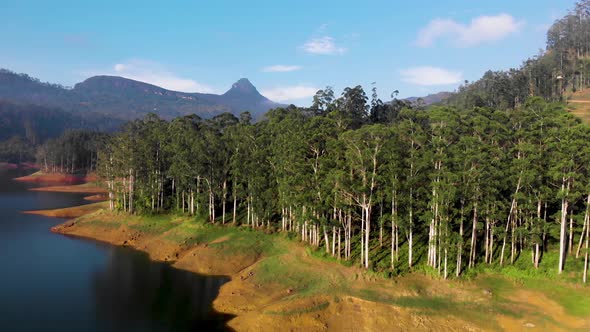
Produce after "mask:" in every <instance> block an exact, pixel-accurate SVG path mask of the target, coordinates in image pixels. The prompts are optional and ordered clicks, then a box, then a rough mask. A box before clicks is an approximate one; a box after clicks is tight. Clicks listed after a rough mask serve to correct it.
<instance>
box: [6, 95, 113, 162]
mask: <svg viewBox="0 0 590 332" xmlns="http://www.w3.org/2000/svg"><path fill="white" fill-rule="evenodd" d="M122 123H123V121H121V120H116V119H110V118H107V117H105V116H102V115H97V114H93V113H88V114H72V113H69V112H65V111H62V110H59V109H55V108H48V107H44V106H37V105H24V104H16V103H12V102H8V101H2V100H0V161H8V162H23V161H34V160H35V150H36V148H37V147H38V146H40V145H42V144H43V143H45V142H46V141H47V140H49V139H53V138H56V137H59V136H60V135H62V134H63V133H64V132H66V131H68V130H96V131H103V132H113V131H114V130H116V129H118V128H119V127H120V126H121V124H122Z"/></svg>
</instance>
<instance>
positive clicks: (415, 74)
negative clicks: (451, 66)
mask: <svg viewBox="0 0 590 332" xmlns="http://www.w3.org/2000/svg"><path fill="white" fill-rule="evenodd" d="M401 75H402V80H403V81H404V82H406V83H410V84H415V85H421V86H434V85H452V84H457V83H459V82H461V81H462V80H463V73H461V72H456V71H450V70H447V69H443V68H437V67H430V66H423V67H413V68H408V69H405V70H402V71H401Z"/></svg>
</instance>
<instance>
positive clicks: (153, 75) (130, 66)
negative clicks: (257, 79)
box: [91, 59, 215, 93]
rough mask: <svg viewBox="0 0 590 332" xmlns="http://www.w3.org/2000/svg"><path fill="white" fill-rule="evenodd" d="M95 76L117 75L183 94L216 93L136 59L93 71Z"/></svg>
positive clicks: (205, 86) (156, 64)
mask: <svg viewBox="0 0 590 332" xmlns="http://www.w3.org/2000/svg"><path fill="white" fill-rule="evenodd" d="M91 74H93V75H98V74H102V75H117V76H122V77H125V78H129V79H132V80H136V81H141V82H146V83H150V84H153V85H157V86H159V87H162V88H165V89H169V90H174V91H182V92H201V93H214V92H215V90H214V89H213V88H212V87H210V86H208V85H206V84H203V83H199V82H197V81H195V80H192V79H190V78H184V77H181V76H179V75H177V74H175V73H173V72H171V71H169V70H168V69H166V67H165V66H164V65H162V64H159V63H157V62H153V61H148V60H139V59H134V60H130V61H126V62H121V63H117V64H115V65H113V67H112V68H111V69H108V70H102V71H92V72H91Z"/></svg>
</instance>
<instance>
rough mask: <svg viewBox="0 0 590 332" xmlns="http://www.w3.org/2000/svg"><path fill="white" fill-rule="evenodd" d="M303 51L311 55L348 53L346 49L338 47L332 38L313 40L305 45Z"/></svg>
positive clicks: (325, 37)
mask: <svg viewBox="0 0 590 332" xmlns="http://www.w3.org/2000/svg"><path fill="white" fill-rule="evenodd" d="M302 49H303V50H304V51H305V52H307V53H309V54H318V55H337V54H343V53H344V52H346V48H344V47H341V46H338V45H337V44H336V41H335V40H334V38H332V37H330V36H324V37H318V38H312V39H310V40H309V41H308V42H307V43H305V44H303V46H302Z"/></svg>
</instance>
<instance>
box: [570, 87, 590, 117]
mask: <svg viewBox="0 0 590 332" xmlns="http://www.w3.org/2000/svg"><path fill="white" fill-rule="evenodd" d="M568 110H569V112H570V113H572V114H573V115H575V116H577V117H578V118H580V119H581V120H582V122H584V123H585V124H590V89H586V90H581V91H578V92H575V93H572V94H571V95H570V96H568Z"/></svg>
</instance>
